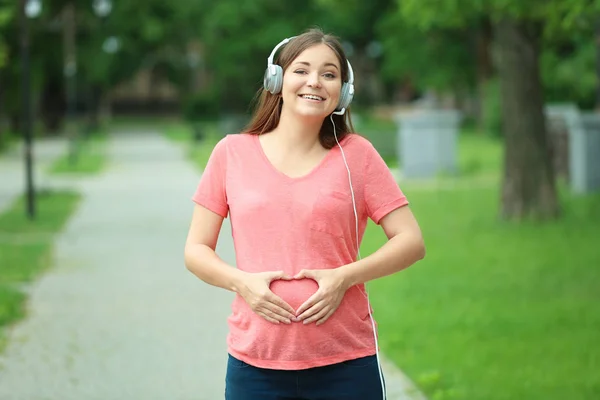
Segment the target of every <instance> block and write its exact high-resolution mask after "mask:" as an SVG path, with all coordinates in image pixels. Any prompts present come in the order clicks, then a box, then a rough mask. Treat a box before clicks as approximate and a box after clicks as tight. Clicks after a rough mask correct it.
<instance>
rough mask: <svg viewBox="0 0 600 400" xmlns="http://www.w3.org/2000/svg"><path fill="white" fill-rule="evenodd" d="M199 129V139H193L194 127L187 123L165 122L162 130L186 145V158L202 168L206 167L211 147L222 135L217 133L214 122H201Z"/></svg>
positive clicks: (170, 137)
mask: <svg viewBox="0 0 600 400" xmlns="http://www.w3.org/2000/svg"><path fill="white" fill-rule="evenodd" d="M200 129H201V132H202V139H201V140H200V141H195V140H194V128H193V127H192V125H190V124H187V123H183V122H173V123H170V124H167V125H166V126H165V128H164V129H163V131H164V133H165V135H166V136H167V137H168V138H169V139H171V140H173V141H176V142H179V143H182V144H183V145H184V146H186V150H187V152H188V158H189V159H190V160H191V161H192V162H193V163H194V165H196V166H197V167H198V168H199V169H201V170H202V169H204V168H205V167H206V163H207V161H208V158H209V157H210V154H211V152H212V150H213V148H214V147H215V145H216V144H217V142H218V141H219V140H220V139H221V138H222V136H220V135H219V132H218V129H217V125H216V123H210V122H206V123H201V124H200Z"/></svg>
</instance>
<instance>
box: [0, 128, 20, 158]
mask: <svg viewBox="0 0 600 400" xmlns="http://www.w3.org/2000/svg"><path fill="white" fill-rule="evenodd" d="M16 142H17V135H16V134H15V133H13V132H11V131H8V130H5V131H4V132H2V134H1V135H0V154H2V153H3V152H5V151H7V150H8V149H10V148H11V146H13V145H14V144H15V143H16Z"/></svg>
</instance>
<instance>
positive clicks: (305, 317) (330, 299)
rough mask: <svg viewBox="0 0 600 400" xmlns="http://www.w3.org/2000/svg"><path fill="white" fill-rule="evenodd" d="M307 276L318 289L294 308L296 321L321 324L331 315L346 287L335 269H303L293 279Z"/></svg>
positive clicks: (342, 296) (340, 300)
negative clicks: (314, 282)
mask: <svg viewBox="0 0 600 400" xmlns="http://www.w3.org/2000/svg"><path fill="white" fill-rule="evenodd" d="M305 278H309V279H312V280H314V281H316V282H317V284H318V285H319V289H318V290H317V291H316V292H315V293H314V294H313V295H312V296H310V297H309V298H308V300H306V301H305V302H304V304H302V305H301V306H300V308H298V310H296V321H303V322H304V324H310V323H311V322H315V321H316V322H317V325H321V324H322V323H324V322H325V321H327V319H328V318H329V317H331V316H332V315H333V313H334V312H335V310H337V308H338V306H339V305H340V303H341V302H342V298H344V293H346V290H347V289H348V288H347V287H346V286H345V284H344V280H343V278H342V276H341V273H340V271H338V270H336V269H303V270H302V271H300V272H299V273H297V274H296V275H295V276H294V279H305Z"/></svg>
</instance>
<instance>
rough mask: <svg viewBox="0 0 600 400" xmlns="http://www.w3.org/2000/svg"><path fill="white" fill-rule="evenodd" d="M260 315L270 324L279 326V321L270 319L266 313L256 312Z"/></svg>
mask: <svg viewBox="0 0 600 400" xmlns="http://www.w3.org/2000/svg"><path fill="white" fill-rule="evenodd" d="M256 313H257V314H258V315H260V316H261V317H263V318H264V319H266V320H267V321H269V322H272V323H274V324H279V321H277V320H276V319H275V318H273V317H270V316H269V315H267V314H266V313H264V312H256Z"/></svg>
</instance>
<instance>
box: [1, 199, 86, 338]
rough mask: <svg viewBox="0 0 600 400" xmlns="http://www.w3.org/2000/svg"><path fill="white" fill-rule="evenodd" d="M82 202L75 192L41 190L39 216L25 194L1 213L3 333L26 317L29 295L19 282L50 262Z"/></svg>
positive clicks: (26, 280)
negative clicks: (28, 210) (30, 212)
mask: <svg viewBox="0 0 600 400" xmlns="http://www.w3.org/2000/svg"><path fill="white" fill-rule="evenodd" d="M78 203H79V195H78V194H75V193H72V192H43V191H40V192H38V193H37V217H36V220H34V221H31V220H29V219H28V218H27V217H26V215H25V202H24V199H23V198H19V199H18V200H17V201H15V203H14V204H13V205H12V207H11V208H10V209H8V210H7V211H5V212H3V213H2V214H0V337H1V336H2V328H3V327H5V326H7V325H9V324H11V323H13V322H15V321H16V320H18V319H20V318H22V317H23V315H24V313H25V308H24V305H25V300H26V296H25V293H24V292H23V291H22V290H20V289H19V285H20V284H22V283H25V282H30V281H31V280H33V279H35V277H36V276H38V275H39V274H40V273H42V272H43V271H44V270H45V269H46V268H48V267H49V266H50V263H51V249H52V244H53V238H54V235H55V234H56V233H57V232H59V231H60V230H61V229H62V227H63V226H64V225H65V223H66V221H67V220H68V218H69V216H70V215H71V214H72V213H73V212H74V210H75V208H76V207H77V204H78ZM0 345H1V343H0Z"/></svg>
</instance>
